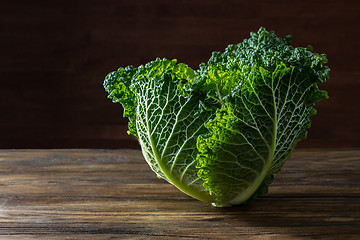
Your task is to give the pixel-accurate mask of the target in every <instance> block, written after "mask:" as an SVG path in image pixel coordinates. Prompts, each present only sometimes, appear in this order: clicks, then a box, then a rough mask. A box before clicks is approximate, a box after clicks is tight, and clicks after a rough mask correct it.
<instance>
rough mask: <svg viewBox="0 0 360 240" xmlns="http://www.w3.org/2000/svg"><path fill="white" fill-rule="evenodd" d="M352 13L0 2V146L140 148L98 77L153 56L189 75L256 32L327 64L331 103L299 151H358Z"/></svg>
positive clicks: (91, 0)
mask: <svg viewBox="0 0 360 240" xmlns="http://www.w3.org/2000/svg"><path fill="white" fill-rule="evenodd" d="M359 12H360V1H357V0H342V1H334V0H321V1H320V0H317V1H314V0H302V1H288V0H275V1H253V0H226V1H223V0H207V1H201V0H192V1H168V0H152V1H148V0H136V1H129V0H103V1H98V0H88V1H86V2H85V1H74V0H71V1H70V0H65V1H64V0H62V1H60V0H52V1H44V0H42V1H28V0H12V1H1V3H0V29H1V31H0V52H1V58H0V84H1V87H0V136H1V138H0V148H120V147H122V148H138V144H137V142H136V141H135V139H134V138H132V137H130V136H128V135H127V134H126V130H127V120H126V119H125V118H123V117H122V108H121V106H120V105H119V104H112V103H111V101H110V100H109V99H107V98H106V96H107V94H106V93H105V91H104V89H103V86H102V83H103V80H104V77H105V75H106V74H107V73H109V72H111V71H114V70H116V69H117V68H118V67H120V66H128V65H134V66H138V65H140V64H145V63H146V62H148V61H151V60H154V59H155V58H156V57H166V58H169V59H172V58H177V59H178V60H179V62H185V63H187V64H189V65H190V66H191V67H193V68H197V67H198V65H199V64H200V63H201V62H204V61H207V59H208V58H209V57H210V55H211V53H212V52H213V51H223V49H224V48H225V47H226V46H227V45H228V44H231V43H239V42H241V41H242V40H243V39H245V38H248V37H249V33H250V32H251V31H257V30H258V29H259V27H260V26H264V27H266V28H267V29H269V30H275V32H276V33H277V35H278V36H280V37H284V36H286V35H288V34H291V35H293V45H294V46H302V47H306V46H308V45H309V44H311V45H313V47H314V51H316V52H319V53H326V54H327V56H328V59H329V67H330V68H331V75H330V76H331V78H330V80H329V81H328V82H327V83H325V84H322V85H321V87H320V88H321V89H324V90H327V91H328V92H329V96H330V99H329V100H326V101H323V102H321V103H320V104H319V105H317V110H318V114H317V115H316V116H314V117H313V123H312V128H311V131H310V133H309V137H308V139H307V140H306V141H303V142H301V144H300V146H299V147H302V148H331V147H359V143H360V125H359V124H358V123H359V122H360V111H356V109H359V103H360V95H359V94H358V93H359V90H360V81H359V78H360V68H359V65H360V62H359V55H360V52H359V51H360V41H359V40H358V39H360V31H357V30H356V29H358V28H359V22H360V14H359ZM34 136H36V137H34Z"/></svg>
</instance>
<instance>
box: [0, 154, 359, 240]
mask: <svg viewBox="0 0 360 240" xmlns="http://www.w3.org/2000/svg"><path fill="white" fill-rule="evenodd" d="M359 160H360V150H356V149H355V150H297V151H295V153H294V154H293V156H292V157H291V159H289V160H288V161H287V162H286V164H285V165H284V168H283V172H282V174H279V175H277V176H276V178H275V182H274V183H273V184H272V185H271V188H270V192H269V193H268V194H267V195H266V196H263V197H261V198H259V199H257V200H256V201H255V202H254V203H253V204H251V205H248V206H238V207H233V208H215V207H212V206H209V205H207V204H204V203H202V202H199V201H197V200H194V199H192V198H190V197H188V196H186V195H184V194H183V193H181V192H180V191H178V190H177V189H175V188H174V187H173V186H172V185H170V184H167V183H165V182H164V181H163V180H160V179H157V178H156V176H155V174H154V173H153V172H152V171H151V170H150V168H149V167H148V165H147V164H146V163H145V161H144V160H143V158H142V155H141V152H140V151H136V150H0V239H50V240H57V239H89V238H91V239H280V240H281V239H286V240H292V239H334V240H335V239H336V240H338V239H350V240H357V239H359V238H360V184H359V182H360V161H359Z"/></svg>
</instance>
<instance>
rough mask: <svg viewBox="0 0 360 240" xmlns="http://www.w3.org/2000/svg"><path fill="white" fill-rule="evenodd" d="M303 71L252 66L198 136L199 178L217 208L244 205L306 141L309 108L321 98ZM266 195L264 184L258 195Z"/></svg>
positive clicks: (320, 93) (310, 112) (307, 73)
mask: <svg viewBox="0 0 360 240" xmlns="http://www.w3.org/2000/svg"><path fill="white" fill-rule="evenodd" d="M311 77H312V75H311V74H309V72H307V71H305V70H301V69H298V68H295V67H286V66H285V64H283V63H279V64H278V65H277V67H276V68H275V70H274V71H273V72H272V71H268V70H266V69H264V68H263V67H260V66H257V65H254V66H253V69H252V71H251V74H250V75H249V77H248V78H247V79H244V81H243V82H240V83H239V84H240V85H239V86H238V87H237V88H235V90H234V91H233V92H232V96H231V97H230V98H228V100H227V102H226V103H225V104H224V105H222V107H221V110H220V111H219V112H218V113H217V115H216V117H215V119H213V120H211V121H209V123H208V124H207V126H208V128H209V129H210V132H211V135H208V136H200V138H199V140H198V149H199V156H198V161H199V165H198V168H199V173H198V175H199V176H200V177H201V178H202V179H203V180H204V187H205V188H206V189H207V190H208V191H209V192H210V193H211V194H212V195H215V196H216V204H217V205H220V206H226V205H235V204H240V203H243V202H245V201H247V200H248V199H249V198H250V197H251V196H252V195H253V194H255V193H256V195H261V194H262V193H261V192H260V193H259V192H256V190H257V189H258V188H259V186H261V185H262V183H263V182H264V180H265V179H267V180H268V179H271V178H272V174H274V173H278V172H279V171H280V169H281V166H282V165H283V163H284V161H285V160H286V159H287V158H288V157H289V156H290V153H291V152H292V150H293V149H294V147H295V145H296V143H297V142H298V141H299V140H301V139H302V138H304V137H305V136H306V129H307V128H308V127H309V125H310V117H311V116H312V115H313V114H314V113H315V111H314V109H313V105H314V104H315V103H316V102H317V101H319V100H320V99H321V98H323V97H325V96H326V95H325V93H324V92H322V91H319V90H318V89H317V88H316V87H314V82H316V80H317V79H316V78H315V79H314V78H311ZM260 190H261V191H263V192H266V191H267V187H266V184H265V185H264V186H262V188H261V189H260Z"/></svg>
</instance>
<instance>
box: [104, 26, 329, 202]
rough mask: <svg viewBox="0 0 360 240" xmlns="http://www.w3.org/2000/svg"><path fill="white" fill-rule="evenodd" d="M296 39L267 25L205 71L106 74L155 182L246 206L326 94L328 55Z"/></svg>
mask: <svg viewBox="0 0 360 240" xmlns="http://www.w3.org/2000/svg"><path fill="white" fill-rule="evenodd" d="M290 41H291V37H290V36H287V37H285V38H283V39H282V38H278V37H277V36H276V35H275V34H274V32H272V31H270V32H268V31H266V30H265V29H264V28H260V29H259V31H258V32H257V33H251V37H250V38H249V39H246V40H244V41H243V42H242V43H240V44H237V45H229V46H228V47H227V48H226V49H225V51H224V52H223V53H221V52H214V53H213V54H212V56H211V58H210V59H209V61H208V62H207V63H202V64H200V66H199V69H198V70H193V69H191V68H190V67H189V66H187V65H186V64H183V63H177V61H176V60H167V59H159V58H158V59H156V60H154V61H152V62H149V63H147V64H145V65H142V66H139V67H137V68H136V67H133V66H128V67H125V68H122V67H121V68H119V69H118V70H117V71H114V72H112V73H109V74H108V75H107V76H106V78H105V81H104V87H105V89H106V91H107V92H108V93H109V98H111V99H112V100H113V101H114V102H120V103H121V104H122V105H123V107H124V116H126V117H128V118H129V131H128V133H129V134H132V135H134V136H136V137H137V139H138V141H139V143H140V145H141V149H142V153H143V155H144V158H145V160H146V161H147V163H148V164H149V165H150V167H151V169H152V170H153V171H154V172H155V173H156V174H157V175H158V177H160V178H163V179H165V180H167V181H168V182H170V183H172V184H173V185H175V186H176V187H177V188H178V189H180V190H181V191H183V192H184V193H186V194H188V195H190V196H192V197H194V198H196V199H198V200H201V201H203V202H208V203H212V204H213V205H216V206H231V205H237V204H241V203H249V202H251V201H252V200H253V199H255V198H256V197H258V196H260V195H262V194H264V193H266V192H267V190H268V184H270V183H271V182H272V180H273V174H274V173H279V172H280V170H281V167H282V165H283V164H284V162H285V160H286V159H287V158H289V156H290V154H291V152H292V151H293V149H294V147H295V145H296V144H297V142H299V141H300V140H301V139H303V138H305V137H306V134H307V128H309V127H310V123H311V121H310V117H311V116H312V115H314V114H315V113H316V111H315V109H314V108H313V106H314V105H315V104H316V103H317V102H318V101H319V100H321V99H323V98H327V93H326V92H325V91H321V90H319V89H318V87H317V84H318V83H322V82H325V81H326V80H327V79H328V76H329V68H328V67H327V66H325V63H326V62H327V59H326V56H325V55H324V54H317V53H313V52H312V49H311V47H307V48H300V47H299V48H294V47H292V46H290Z"/></svg>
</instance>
